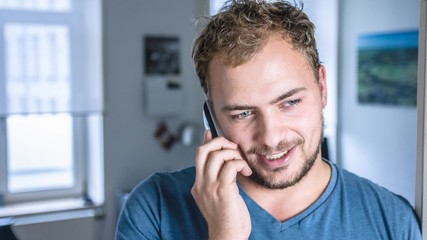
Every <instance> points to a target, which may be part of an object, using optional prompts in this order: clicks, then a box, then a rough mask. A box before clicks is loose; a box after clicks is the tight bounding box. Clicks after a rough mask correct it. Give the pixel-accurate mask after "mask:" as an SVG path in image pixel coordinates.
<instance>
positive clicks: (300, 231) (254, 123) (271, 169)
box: [117, 0, 421, 239]
mask: <svg viewBox="0 0 427 240" xmlns="http://www.w3.org/2000/svg"><path fill="white" fill-rule="evenodd" d="M193 58H194V62H195V66H196V71H197V74H198V76H199V78H200V81H201V85H202V87H203V89H204V91H205V93H206V96H207V98H208V103H209V104H210V107H211V109H212V111H213V113H214V115H215V117H216V120H217V121H218V124H219V126H220V127H221V129H222V132H223V134H224V135H223V136H219V137H215V138H213V137H212V134H211V132H210V131H207V132H206V133H205V141H204V144H202V145H201V146H200V147H199V149H198V152H197V156H196V166H195V167H192V168H187V169H184V170H181V171H177V172H173V173H157V174H154V175H153V176H151V177H150V178H148V179H147V180H145V181H144V182H142V183H141V184H140V185H139V186H137V187H136V188H135V189H134V191H133V193H132V195H131V197H130V199H129V200H128V202H127V204H126V207H125V208H124V210H123V211H122V213H121V217H120V220H119V223H118V229H117V239H207V238H209V239H421V234H420V229H419V224H418V221H417V219H416V216H415V214H414V211H413V209H412V207H411V206H410V205H409V203H408V202H407V201H406V200H405V199H403V198H402V197H400V196H397V195H395V194H393V193H391V192H389V191H388V190H386V189H384V188H381V187H379V186H378V185H376V184H374V183H372V182H370V181H369V180H366V179H363V178H360V177H358V176H356V175H354V174H351V173H349V172H347V171H345V170H342V169H340V168H339V167H337V166H336V165H334V164H333V163H330V162H328V161H326V160H323V159H322V158H321V152H320V145H321V141H322V125H323V118H322V111H323V108H324V107H325V106H326V102H327V100H326V98H327V87H326V71H325V68H324V66H323V65H321V64H320V61H319V57H318V53H317V49H316V42H315V39H314V25H313V24H312V23H311V22H310V21H309V19H308V18H307V16H306V15H305V14H304V13H303V12H302V10H301V9H299V8H298V7H296V6H293V5H292V4H289V3H287V2H282V1H278V2H267V1H261V0H260V1H245V0H238V1H233V2H230V3H229V5H228V6H226V7H225V8H224V9H223V10H222V12H221V13H219V14H218V15H216V16H213V17H212V18H211V19H210V22H209V23H208V25H207V26H206V27H205V29H204V30H203V31H202V33H201V35H200V36H199V37H198V38H197V40H196V42H195V45H194V49H193Z"/></svg>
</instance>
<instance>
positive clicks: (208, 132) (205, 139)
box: [203, 130, 212, 143]
mask: <svg viewBox="0 0 427 240" xmlns="http://www.w3.org/2000/svg"><path fill="white" fill-rule="evenodd" d="M211 139H212V132H211V130H205V133H204V135H203V143H206V142H208V141H209V140H211Z"/></svg>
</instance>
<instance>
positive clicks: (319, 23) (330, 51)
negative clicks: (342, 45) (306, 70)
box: [303, 0, 339, 162]
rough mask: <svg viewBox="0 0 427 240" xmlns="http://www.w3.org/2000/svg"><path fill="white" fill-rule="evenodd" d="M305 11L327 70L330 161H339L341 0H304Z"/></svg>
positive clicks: (325, 116)
mask: <svg viewBox="0 0 427 240" xmlns="http://www.w3.org/2000/svg"><path fill="white" fill-rule="evenodd" d="M303 2H304V11H305V12H306V13H307V15H308V16H309V18H310V19H311V21H312V22H313V23H314V24H315V26H316V31H315V35H316V41H317V48H318V51H319V57H320V61H321V62H322V64H323V65H324V66H325V68H326V77H327V90H328V96H327V99H328V103H327V105H326V108H325V109H324V111H323V116H324V122H325V129H324V136H325V137H326V138H328V147H329V160H331V161H332V162H337V149H336V145H337V125H338V123H337V118H338V117H337V109H338V106H337V102H338V99H337V97H338V94H337V89H338V83H337V82H338V80H337V77H338V76H337V75H338V70H337V67H338V22H339V19H338V0H322V1H318V0H304V1H303Z"/></svg>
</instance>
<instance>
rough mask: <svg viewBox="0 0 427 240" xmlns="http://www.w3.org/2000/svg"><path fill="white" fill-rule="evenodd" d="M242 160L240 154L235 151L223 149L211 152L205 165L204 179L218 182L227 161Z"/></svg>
mask: <svg viewBox="0 0 427 240" xmlns="http://www.w3.org/2000/svg"><path fill="white" fill-rule="evenodd" d="M237 159H239V160H241V159H242V156H241V155H240V152H239V151H237V150H235V149H223V150H220V151H215V152H211V153H210V154H209V156H208V159H207V161H206V163H205V169H204V178H205V180H207V181H217V180H218V177H219V175H220V172H221V171H222V168H223V166H224V164H225V163H226V162H227V161H234V160H237Z"/></svg>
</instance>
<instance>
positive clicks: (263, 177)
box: [208, 37, 326, 189]
mask: <svg viewBox="0 0 427 240" xmlns="http://www.w3.org/2000/svg"><path fill="white" fill-rule="evenodd" d="M319 76H320V79H319V81H318V80H317V79H315V77H314V74H313V70H312V69H311V67H310V66H309V65H308V61H307V60H306V59H305V57H304V55H303V54H302V53H300V52H298V51H297V50H293V49H292V48H291V45H290V44H289V43H287V42H286V41H285V40H282V39H278V38H275V37H272V38H271V39H270V40H269V42H268V43H267V45H266V46H265V47H264V48H263V49H262V50H261V52H259V53H258V54H257V55H256V56H255V57H254V58H253V59H251V60H250V61H249V62H246V63H244V64H242V65H240V66H237V67H233V68H230V67H227V66H224V65H222V63H221V61H220V59H218V58H214V59H213V60H212V61H211V63H210V65H209V75H208V78H209V85H208V88H209V93H210V94H209V96H210V98H211V101H212V102H213V107H214V112H215V115H216V118H217V120H218V122H219V125H220V126H221V128H222V130H223V132H224V135H225V137H226V138H228V139H229V140H231V141H233V142H235V143H237V144H238V145H239V148H240V150H241V152H242V154H243V156H244V158H245V160H246V161H247V162H248V164H249V166H250V167H251V168H252V170H253V172H254V173H253V174H252V176H251V178H252V179H253V180H254V181H255V182H257V183H258V184H260V185H262V186H264V187H267V188H273V189H276V188H278V189H280V188H286V187H289V186H292V185H294V184H295V183H297V182H298V181H299V180H301V179H302V178H303V177H304V176H305V175H306V173H307V172H309V170H310V169H311V166H312V165H313V163H314V162H315V161H316V160H318V159H320V154H319V147H320V142H321V135H322V110H323V108H324V107H325V105H326V79H325V71H324V68H323V66H322V67H321V68H320V70H319Z"/></svg>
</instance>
